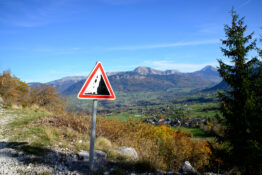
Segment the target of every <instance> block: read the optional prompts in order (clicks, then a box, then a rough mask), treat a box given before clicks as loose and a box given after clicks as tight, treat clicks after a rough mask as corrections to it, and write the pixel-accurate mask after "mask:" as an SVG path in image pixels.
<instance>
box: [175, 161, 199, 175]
mask: <svg viewBox="0 0 262 175" xmlns="http://www.w3.org/2000/svg"><path fill="white" fill-rule="evenodd" d="M179 172H180V173H182V174H190V175H191V174H192V175H199V173H198V172H197V171H196V170H195V168H194V167H193V166H192V165H191V164H190V162H189V161H185V163H184V165H183V166H182V167H181V169H180V171H179Z"/></svg>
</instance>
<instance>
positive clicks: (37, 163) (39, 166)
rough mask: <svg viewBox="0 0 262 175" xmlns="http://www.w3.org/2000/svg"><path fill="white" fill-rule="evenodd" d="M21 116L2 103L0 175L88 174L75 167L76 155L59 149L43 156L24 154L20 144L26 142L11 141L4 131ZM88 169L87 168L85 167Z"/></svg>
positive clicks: (0, 119)
mask: <svg viewBox="0 0 262 175" xmlns="http://www.w3.org/2000/svg"><path fill="white" fill-rule="evenodd" d="M18 117H21V116H17V114H15V113H12V111H11V110H7V109H4V108H3V106H2V105H1V104H0V175H9V174H10V175H19V174H29V175H31V174H69V175H70V174H76V175H77V174H87V173H85V172H87V171H84V172H79V171H77V169H76V168H77V167H76V168H75V170H69V168H71V169H72V168H73V167H72V165H74V161H75V162H77V160H78V159H77V157H76V155H72V154H68V155H67V154H64V153H60V152H58V151H53V150H51V149H50V152H48V153H47V155H45V156H42V157H37V156H35V155H28V154H24V152H23V151H22V150H21V149H20V150H19V149H18V148H19V145H22V144H26V143H10V142H8V137H7V136H4V135H5V134H4V133H8V128H7V125H8V123H10V122H12V121H13V120H15V119H16V118H18ZM85 170H86V169H85Z"/></svg>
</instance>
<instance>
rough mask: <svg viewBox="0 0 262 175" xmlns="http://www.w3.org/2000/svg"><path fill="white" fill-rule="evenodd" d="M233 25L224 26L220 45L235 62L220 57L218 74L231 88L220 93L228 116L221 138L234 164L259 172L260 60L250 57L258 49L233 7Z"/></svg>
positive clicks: (261, 121)
mask: <svg viewBox="0 0 262 175" xmlns="http://www.w3.org/2000/svg"><path fill="white" fill-rule="evenodd" d="M231 13H232V23H231V25H225V27H224V30H225V35H226V39H225V40H222V44H223V45H225V47H224V48H221V51H222V52H223V53H224V56H225V57H227V58H229V59H230V61H231V63H232V64H230V65H229V64H226V63H224V62H223V61H222V60H221V59H220V60H218V62H219V69H218V71H219V73H220V75H221V77H222V78H223V80H224V81H225V82H226V83H227V84H228V85H229V86H230V90H228V91H224V92H218V96H219V99H220V101H221V103H220V105H221V107H220V108H221V112H222V114H223V116H224V118H225V123H224V124H225V130H224V135H223V136H222V137H221V138H220V141H223V142H224V143H227V145H229V146H228V153H229V157H230V160H228V162H230V163H231V165H232V166H237V167H238V168H239V170H241V171H242V172H244V173H245V174H254V173H255V174H256V173H257V172H259V171H260V167H262V166H261V165H262V164H261V162H262V161H261V160H262V134H261V133H262V107H261V98H262V94H261V89H262V84H261V78H262V74H261V72H262V71H261V62H260V61H259V60H258V59H257V58H252V59H250V60H248V59H247V57H248V53H249V52H250V51H252V50H254V51H255V50H256V40H252V36H253V33H251V34H248V35H244V33H245V32H246V29H247V26H246V25H244V18H239V16H238V15H237V14H236V12H235V11H234V10H232V11H231Z"/></svg>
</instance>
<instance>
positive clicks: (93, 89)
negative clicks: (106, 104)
mask: <svg viewBox="0 0 262 175" xmlns="http://www.w3.org/2000/svg"><path fill="white" fill-rule="evenodd" d="M84 94H85V95H88V94H94V95H110V93H109V91H108V89H107V86H106V84H105V80H104V78H103V76H102V72H101V69H97V71H96V72H95V74H94V76H93V78H92V79H91V81H90V83H89V85H88V86H87V88H86V90H85V91H84Z"/></svg>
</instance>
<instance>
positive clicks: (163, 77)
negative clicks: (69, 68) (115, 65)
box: [28, 66, 221, 95]
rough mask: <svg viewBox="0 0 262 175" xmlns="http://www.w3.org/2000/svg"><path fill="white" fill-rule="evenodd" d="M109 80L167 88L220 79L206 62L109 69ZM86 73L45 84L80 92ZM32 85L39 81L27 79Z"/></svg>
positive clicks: (123, 87) (134, 87)
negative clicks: (187, 68) (188, 66)
mask: <svg viewBox="0 0 262 175" xmlns="http://www.w3.org/2000/svg"><path fill="white" fill-rule="evenodd" d="M107 76H108V78H109V81H110V83H111V85H112V87H113V89H114V90H115V91H124V92H127V91H166V90H168V89H170V88H210V87H212V86H214V85H216V84H218V83H219V82H220V81H221V77H220V76H219V73H218V72H217V70H216V68H214V67H212V66H206V67H204V68H203V69H201V70H199V71H195V72H191V73H182V72H179V71H177V70H166V71H161V70H157V69H153V68H150V67H137V68H135V69H134V70H133V71H126V72H109V73H107ZM86 78H87V77H86V76H70V77H64V78H61V79H58V80H54V81H50V82H47V83H45V84H47V85H50V86H52V87H54V88H56V89H57V90H58V92H59V93H61V94H65V95H70V94H76V93H78V92H79V90H80V89H81V87H82V86H83V84H84V82H85V80H86ZM28 84H29V85H30V86H31V87H35V86H37V85H39V84H40V83H36V82H32V83H28Z"/></svg>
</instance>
